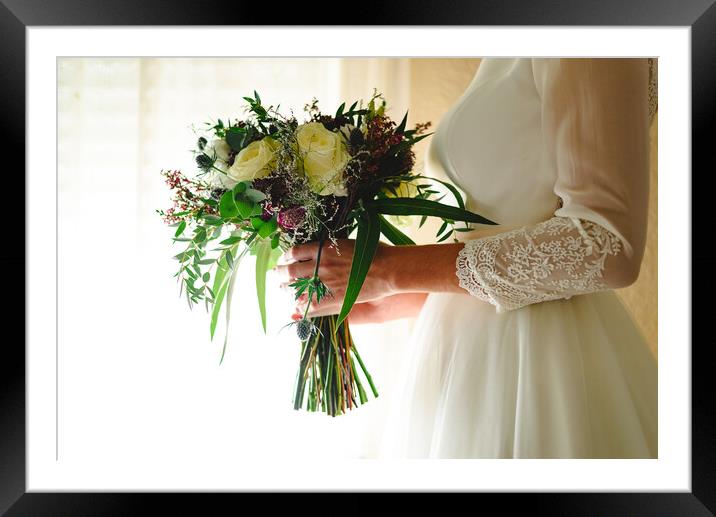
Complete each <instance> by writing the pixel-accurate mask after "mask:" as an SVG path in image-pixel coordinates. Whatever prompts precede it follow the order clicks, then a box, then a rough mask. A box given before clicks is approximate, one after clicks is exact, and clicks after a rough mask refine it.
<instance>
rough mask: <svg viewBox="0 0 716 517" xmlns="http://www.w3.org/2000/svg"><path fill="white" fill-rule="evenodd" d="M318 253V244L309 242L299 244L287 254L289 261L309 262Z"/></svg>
mask: <svg viewBox="0 0 716 517" xmlns="http://www.w3.org/2000/svg"><path fill="white" fill-rule="evenodd" d="M317 253H318V243H317V242H309V243H307V244H297V245H296V246H293V247H292V248H290V249H289V250H288V251H287V252H286V258H287V259H289V260H294V261H298V260H308V259H314V258H315V257H316V254H317Z"/></svg>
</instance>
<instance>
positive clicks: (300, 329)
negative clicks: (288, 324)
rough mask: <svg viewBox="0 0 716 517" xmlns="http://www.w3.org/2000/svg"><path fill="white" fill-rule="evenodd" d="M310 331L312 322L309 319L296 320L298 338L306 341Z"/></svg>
mask: <svg viewBox="0 0 716 517" xmlns="http://www.w3.org/2000/svg"><path fill="white" fill-rule="evenodd" d="M312 333H313V323H311V321H310V320H308V319H306V318H301V319H300V320H298V323H296V334H298V339H300V340H301V341H306V340H307V339H308V338H309V337H311V334H312Z"/></svg>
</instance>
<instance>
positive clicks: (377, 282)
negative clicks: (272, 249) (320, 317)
mask: <svg viewBox="0 0 716 517" xmlns="http://www.w3.org/2000/svg"><path fill="white" fill-rule="evenodd" d="M337 245H338V246H337V248H336V246H334V245H333V244H332V243H331V242H328V241H326V242H324V244H323V251H322V252H321V262H320V264H319V268H318V276H319V278H320V279H321V281H322V282H323V283H324V284H325V285H326V286H327V287H328V289H329V290H330V291H331V293H332V294H333V295H332V296H331V295H328V296H326V297H325V298H323V299H322V300H321V303H320V307H321V311H322V313H325V314H338V313H339V312H340V309H341V307H342V305H343V297H344V296H345V293H346V287H347V285H348V276H349V275H350V271H351V264H352V262H353V249H354V246H355V241H354V240H352V239H338V241H337ZM393 249H394V247H393V246H388V245H387V244H384V243H382V242H379V243H378V249H377V250H376V252H375V256H374V257H373V262H372V263H371V266H370V270H369V271H368V275H367V276H366V279H365V281H364V282H363V286H362V287H361V290H360V294H359V296H358V299H357V300H356V303H364V302H369V301H372V300H377V299H379V298H384V297H386V296H390V295H391V294H395V293H394V290H393V285H392V275H393V273H394V271H393V270H392V267H391V264H392V263H391V261H390V255H391V253H392V250H393ZM317 253H318V243H317V242H312V243H309V244H301V245H298V246H294V247H293V248H291V249H290V250H288V251H287V252H286V254H285V255H284V257H282V260H281V262H280V263H279V265H277V266H276V271H277V273H278V275H279V277H280V278H281V281H282V283H281V287H282V288H284V289H290V287H289V284H291V283H293V282H295V281H296V279H297V278H301V277H311V276H313V272H314V270H315V268H316V255H317ZM307 301H308V299H307V296H306V294H305V293H304V295H303V296H302V298H299V302H303V303H306V302H307ZM311 305H312V307H313V306H314V305H315V297H314V299H313V300H312V304H311ZM304 308H305V306H304ZM310 315H311V313H310V312H309V316H310Z"/></svg>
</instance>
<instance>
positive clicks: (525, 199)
mask: <svg viewBox="0 0 716 517" xmlns="http://www.w3.org/2000/svg"><path fill="white" fill-rule="evenodd" d="M649 72H650V69H649V63H648V61H647V60H646V59H582V58H579V59H549V58H547V59H525V58H514V59H513V58H496V59H484V60H483V61H482V62H481V64H480V67H479V69H478V71H477V73H476V74H475V76H474V77H473V80H472V81H471V83H470V85H469V86H468V88H467V89H466V90H465V92H464V93H463V95H462V96H461V97H460V99H458V101H457V102H456V103H455V104H454V105H453V106H452V107H451V109H450V110H449V111H448V112H447V113H446V114H445V116H444V117H443V119H442V120H441V122H440V124H439V126H438V128H437V129H436V131H435V134H434V135H433V137H432V139H431V140H432V141H431V143H430V146H429V148H428V153H427V156H426V167H427V169H428V172H429V174H436V175H440V174H441V173H442V174H444V175H445V176H447V177H448V178H449V179H450V180H451V181H452V182H454V183H455V184H456V185H457V186H458V188H460V189H461V190H462V192H463V193H464V194H465V197H466V205H467V208H468V209H470V210H473V211H475V212H477V213H479V214H481V215H484V216H485V217H487V218H489V219H491V220H493V221H496V222H498V223H499V224H500V225H503V226H506V227H511V228H512V229H510V230H506V231H505V232H502V233H498V234H495V235H491V236H487V237H481V238H477V239H470V238H469V235H470V234H465V235H467V236H468V237H467V238H466V239H467V240H465V246H464V248H463V249H462V250H461V251H460V254H459V256H458V259H457V262H456V274H457V276H458V278H459V281H460V285H461V286H462V287H463V288H464V289H465V290H466V291H467V292H469V293H470V294H472V295H474V296H476V297H478V298H481V299H483V300H485V301H487V302H489V303H491V304H493V305H495V306H496V308H497V310H498V312H503V311H505V310H512V309H517V308H520V307H523V306H525V305H529V304H532V303H538V302H542V301H549V300H555V299H560V298H570V297H571V296H573V295H576V294H585V293H589V292H594V291H599V290H605V289H611V288H618V287H623V286H625V285H629V284H630V283H632V282H633V281H634V280H635V279H636V276H638V272H639V268H640V264H641V259H642V256H643V251H644V246H645V238H646V217H647V203H648V188H649V137H648V130H649V118H650V114H649V108H650V105H649V98H648V94H649V79H650V78H649Z"/></svg>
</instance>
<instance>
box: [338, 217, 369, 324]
mask: <svg viewBox="0 0 716 517" xmlns="http://www.w3.org/2000/svg"><path fill="white" fill-rule="evenodd" d="M379 237H380V220H379V219H378V214H377V212H374V211H373V210H370V209H368V210H366V211H365V212H363V214H362V215H361V216H360V218H359V219H358V233H357V235H356V242H355V247H354V249H353V261H352V263H351V272H350V274H349V276H348V286H347V287H346V294H345V297H344V298H343V306H342V307H341V312H340V314H339V315H338V321H336V326H338V325H340V324H341V323H342V322H343V320H345V319H346V317H347V316H348V313H349V312H350V311H351V308H352V307H353V304H354V303H355V301H356V300H357V299H358V294H359V293H360V290H361V287H363V282H364V281H365V277H366V276H367V275H368V269H370V265H371V263H372V262H373V256H374V255H375V250H376V249H377V248H378V239H379Z"/></svg>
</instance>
